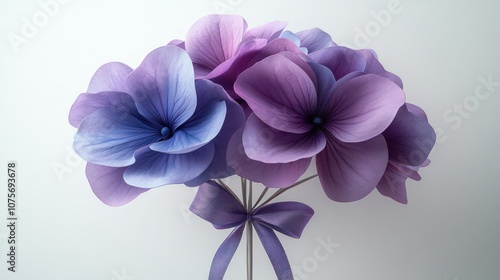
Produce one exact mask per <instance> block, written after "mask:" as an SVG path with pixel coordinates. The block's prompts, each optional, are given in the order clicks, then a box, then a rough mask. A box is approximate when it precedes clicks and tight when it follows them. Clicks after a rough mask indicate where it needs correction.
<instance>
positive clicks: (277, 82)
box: [235, 52, 405, 202]
mask: <svg viewBox="0 0 500 280" xmlns="http://www.w3.org/2000/svg"><path fill="white" fill-rule="evenodd" d="M235 90H236V92H237V93H238V95H239V96H241V97H242V98H243V99H244V100H245V101H246V102H247V103H248V105H249V106H250V108H251V109H252V110H253V112H254V113H253V114H252V115H251V116H250V117H249V118H248V120H247V123H246V125H245V128H244V131H243V136H242V143H243V147H244V150H245V153H246V154H247V155H248V157H249V158H251V159H253V160H257V161H261V162H265V163H289V162H293V161H297V160H300V159H304V158H310V157H313V156H316V166H317V169H318V176H319V179H320V182H321V184H322V186H323V189H324V191H325V193H326V194H327V196H328V197H329V198H331V199H332V200H335V201H342V202H347V201H354V200H358V199H361V198H363V197H364V196H366V195H367V194H368V193H370V192H371V191H372V190H373V189H374V188H375V186H376V185H377V183H378V182H379V181H380V179H381V177H382V175H383V174H384V171H385V168H386V166H387V162H388V150H387V144H386V142H385V140H384V138H383V136H381V135H380V134H381V133H382V132H383V131H384V130H385V129H386V128H387V127H388V126H389V124H390V123H391V122H392V120H393V119H394V117H395V115H396V113H397V112H398V109H399V108H400V107H401V106H402V105H403V103H404V98H405V97H404V92H403V91H402V89H401V88H400V87H398V86H397V85H396V84H394V83H393V82H392V81H390V80H388V79H386V78H384V77H381V76H378V75H374V74H365V75H347V76H345V77H344V78H342V79H340V80H338V81H336V80H335V79H334V76H333V74H332V72H331V71H330V70H329V69H328V68H326V67H324V66H322V65H319V64H316V63H309V64H308V63H306V62H304V60H302V59H301V58H300V57H299V56H298V55H296V54H294V53H289V52H283V53H279V54H276V55H272V56H270V57H268V58H265V59H264V60H262V61H260V62H257V63H256V64H255V65H254V66H252V67H251V68H249V69H248V70H246V71H244V72H243V73H242V74H241V75H240V76H239V77H238V79H237V81H236V83H235ZM263 130H266V131H269V133H270V136H269V137H267V138H266V139H261V138H259V137H255V135H259V132H260V131H263Z"/></svg>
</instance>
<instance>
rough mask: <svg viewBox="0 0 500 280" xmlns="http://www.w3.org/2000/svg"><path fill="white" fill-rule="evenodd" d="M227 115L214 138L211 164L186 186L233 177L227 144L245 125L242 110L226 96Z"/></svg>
mask: <svg viewBox="0 0 500 280" xmlns="http://www.w3.org/2000/svg"><path fill="white" fill-rule="evenodd" d="M225 102H226V107H227V113H226V118H225V120H224V124H223V125H222V128H221V130H220V132H219V134H218V135H217V136H216V137H215V138H214V140H213V143H214V146H215V153H214V157H213V159H212V162H211V163H210V165H209V166H208V168H207V169H205V171H203V173H201V174H200V175H199V176H198V177H196V178H195V179H193V180H191V181H189V182H187V183H186V185H188V186H198V185H200V184H202V183H203V182H206V181H208V180H209V179H216V178H217V179H218V178H225V177H228V176H231V175H234V170H233V169H232V168H231V167H229V165H228V162H227V160H226V157H227V149H228V143H229V140H230V139H231V136H232V135H233V134H234V133H235V132H236V131H237V130H238V129H239V128H242V127H243V125H244V124H245V121H246V118H245V113H244V112H243V108H242V107H241V106H240V105H239V104H238V103H236V102H235V101H234V100H232V99H231V98H230V97H229V96H228V95H226V99H225Z"/></svg>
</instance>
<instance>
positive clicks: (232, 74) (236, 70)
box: [204, 39, 267, 99]
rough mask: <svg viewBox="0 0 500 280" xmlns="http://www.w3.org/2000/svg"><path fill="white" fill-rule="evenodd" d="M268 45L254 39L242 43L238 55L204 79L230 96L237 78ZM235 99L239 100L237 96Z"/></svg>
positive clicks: (262, 40) (265, 41) (264, 41)
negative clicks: (218, 86)
mask: <svg viewBox="0 0 500 280" xmlns="http://www.w3.org/2000/svg"><path fill="white" fill-rule="evenodd" d="M266 44H267V40H265V39H253V40H248V41H247V42H244V43H242V45H241V46H240V49H239V51H238V54H237V55H235V56H234V57H232V58H230V59H228V60H226V61H224V62H223V63H221V64H220V65H219V66H217V67H216V68H215V69H214V70H213V71H211V72H210V73H208V74H207V75H206V76H205V77H204V78H205V79H209V80H211V81H213V82H215V83H217V84H219V85H221V86H223V87H224V88H225V89H226V90H227V91H228V93H229V94H231V92H232V91H233V85H234V82H235V81H236V78H238V76H239V75H240V74H241V72H243V71H245V70H246V69H247V68H248V67H249V62H250V60H252V59H253V58H254V57H255V56H256V55H257V54H258V53H259V52H260V51H261V50H262V49H263V48H264V47H265V46H266ZM232 97H233V98H235V99H236V98H239V97H238V96H237V95H234V96H232Z"/></svg>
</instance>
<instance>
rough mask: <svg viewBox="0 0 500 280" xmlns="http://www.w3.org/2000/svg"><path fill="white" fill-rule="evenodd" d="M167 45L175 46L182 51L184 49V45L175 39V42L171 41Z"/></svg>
mask: <svg viewBox="0 0 500 280" xmlns="http://www.w3.org/2000/svg"><path fill="white" fill-rule="evenodd" d="M167 45H169V46H176V47H179V48H181V49H183V50H185V49H186V43H185V42H184V41H182V40H179V39H175V40H172V41H170V42H169V43H168V44H167Z"/></svg>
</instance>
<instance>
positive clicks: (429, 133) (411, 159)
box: [377, 104, 436, 204]
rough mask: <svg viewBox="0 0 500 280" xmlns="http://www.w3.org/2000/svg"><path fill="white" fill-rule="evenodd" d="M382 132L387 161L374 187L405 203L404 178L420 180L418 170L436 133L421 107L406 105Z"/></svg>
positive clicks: (429, 150) (423, 165)
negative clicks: (385, 143)
mask: <svg viewBox="0 0 500 280" xmlns="http://www.w3.org/2000/svg"><path fill="white" fill-rule="evenodd" d="M382 135H383V136H384V138H385V140H386V142H387V147H388V149H389V162H388V164H387V167H386V170H385V173H384V176H383V177H382V179H381V180H380V182H379V183H378V184H377V190H378V191H379V192H380V193H381V194H383V195H385V196H388V197H390V198H392V199H394V200H395V201H397V202H400V203H403V204H406V203H408V199H407V196H406V186H405V182H406V179H407V178H411V179H413V180H416V181H419V180H420V179H421V178H420V175H419V174H418V169H419V168H420V167H425V166H427V165H429V163H430V161H429V160H428V159H427V157H428V156H429V153H430V152H431V150H432V148H433V147H434V144H435V143H436V133H435V132H434V130H433V129H432V127H431V126H430V124H429V122H428V120H427V116H426V115H425V112H424V111H423V110H422V109H420V108H419V107H418V106H416V105H413V104H406V105H404V106H402V107H401V108H400V109H399V111H398V113H397V114H396V117H395V118H394V121H393V122H392V123H391V124H390V125H389V127H388V128H387V129H386V130H385V131H384V132H383V133H382Z"/></svg>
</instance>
